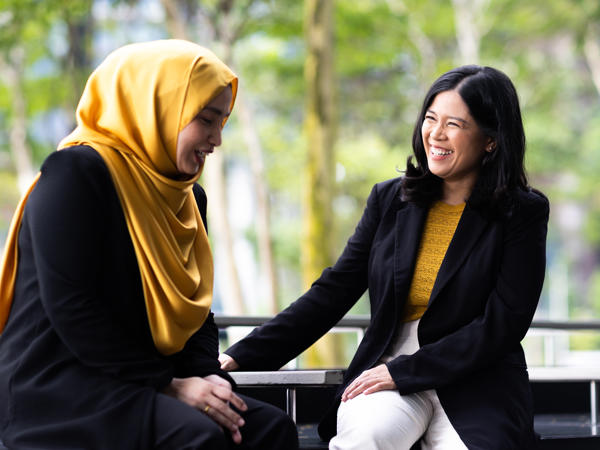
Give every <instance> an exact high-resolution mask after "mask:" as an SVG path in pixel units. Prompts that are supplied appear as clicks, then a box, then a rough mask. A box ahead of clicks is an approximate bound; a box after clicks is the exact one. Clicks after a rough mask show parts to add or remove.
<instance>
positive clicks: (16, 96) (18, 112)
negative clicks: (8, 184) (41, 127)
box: [0, 45, 35, 194]
mask: <svg viewBox="0 0 600 450" xmlns="http://www.w3.org/2000/svg"><path fill="white" fill-rule="evenodd" d="M8 56H9V58H10V59H9V61H4V60H0V71H1V73H2V77H3V78H4V80H5V82H6V85H7V87H8V91H9V92H10V93H11V106H12V120H11V124H10V132H9V142H10V152H11V156H12V159H13V163H14V165H15V168H16V170H17V185H18V187H19V191H20V192H21V194H23V193H25V191H26V190H27V189H28V188H29V185H30V184H31V182H32V181H33V178H34V176H35V171H34V169H33V163H32V158H31V149H30V148H29V145H28V144H27V106H26V101H25V92H24V88H23V77H24V65H25V51H24V50H23V47H21V46H19V45H17V46H15V47H14V48H13V49H12V50H11V51H10V52H9V54H8Z"/></svg>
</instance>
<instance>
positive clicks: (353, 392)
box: [343, 380, 363, 401]
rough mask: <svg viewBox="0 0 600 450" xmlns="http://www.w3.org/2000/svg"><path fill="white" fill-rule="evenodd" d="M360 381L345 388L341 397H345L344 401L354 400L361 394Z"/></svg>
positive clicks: (355, 381)
mask: <svg viewBox="0 0 600 450" xmlns="http://www.w3.org/2000/svg"><path fill="white" fill-rule="evenodd" d="M362 386H363V383H362V381H359V380H354V382H352V384H351V385H350V386H348V387H347V388H346V390H345V391H344V394H343V397H345V399H344V401H346V400H348V399H350V398H354V397H356V396H357V395H359V394H360V393H361V392H362Z"/></svg>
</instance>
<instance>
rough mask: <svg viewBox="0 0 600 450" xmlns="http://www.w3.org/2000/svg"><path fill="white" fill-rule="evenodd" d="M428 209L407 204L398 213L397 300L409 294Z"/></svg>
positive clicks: (395, 277) (395, 276) (395, 285)
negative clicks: (402, 295)
mask: <svg viewBox="0 0 600 450" xmlns="http://www.w3.org/2000/svg"><path fill="white" fill-rule="evenodd" d="M426 218H427V209H425V208H422V207H420V206H417V205H415V204H413V203H407V204H406V206H405V207H404V208H402V209H401V210H400V211H398V212H397V213H396V227H395V229H396V242H395V251H394V289H395V297H396V300H400V299H399V298H398V297H399V295H400V294H404V295H405V294H406V293H408V289H409V287H410V282H411V280H412V273H413V269H414V265H415V259H416V257H417V250H418V249H419V242H420V241H421V233H422V232H423V224H424V223H425V219H426Z"/></svg>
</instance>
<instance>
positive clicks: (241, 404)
mask: <svg viewBox="0 0 600 450" xmlns="http://www.w3.org/2000/svg"><path fill="white" fill-rule="evenodd" d="M229 401H230V402H231V403H232V404H233V406H235V407H236V408H237V409H239V410H240V411H246V410H247V409H248V405H246V402H245V401H244V400H242V399H241V398H240V397H238V395H237V394H235V393H233V392H232V393H231V395H230V399H229Z"/></svg>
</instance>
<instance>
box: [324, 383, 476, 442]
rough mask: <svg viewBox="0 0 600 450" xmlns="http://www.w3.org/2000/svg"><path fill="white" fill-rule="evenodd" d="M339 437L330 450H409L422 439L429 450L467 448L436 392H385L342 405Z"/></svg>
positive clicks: (358, 397) (337, 436) (339, 417)
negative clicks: (401, 393) (405, 393)
mask: <svg viewBox="0 0 600 450" xmlns="http://www.w3.org/2000/svg"><path fill="white" fill-rule="evenodd" d="M337 425H338V434H337V435H336V436H335V437H334V438H333V439H332V440H331V442H330V449H340V450H341V449H344V450H346V449H377V450H383V449H390V450H391V449H394V450H396V449H407V450H408V449H410V448H411V446H412V445H413V444H414V443H416V442H417V441H419V439H421V438H423V439H422V445H423V448H427V449H431V450H433V449H439V448H444V449H464V448H466V447H465V446H464V444H463V443H462V441H461V440H460V438H459V436H458V434H457V433H456V431H455V430H454V428H453V427H452V425H451V424H450V422H449V420H448V418H447V416H446V414H445V412H444V410H443V408H442V407H441V405H440V403H439V400H438V399H437V395H436V393H435V391H425V392H418V393H415V394H410V395H400V394H399V393H398V392H397V391H393V390H386V391H379V392H376V393H373V394H369V395H364V394H361V395H359V396H357V397H355V398H353V399H352V400H348V401H346V402H342V403H341V405H340V407H339V409H338V423H337Z"/></svg>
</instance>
